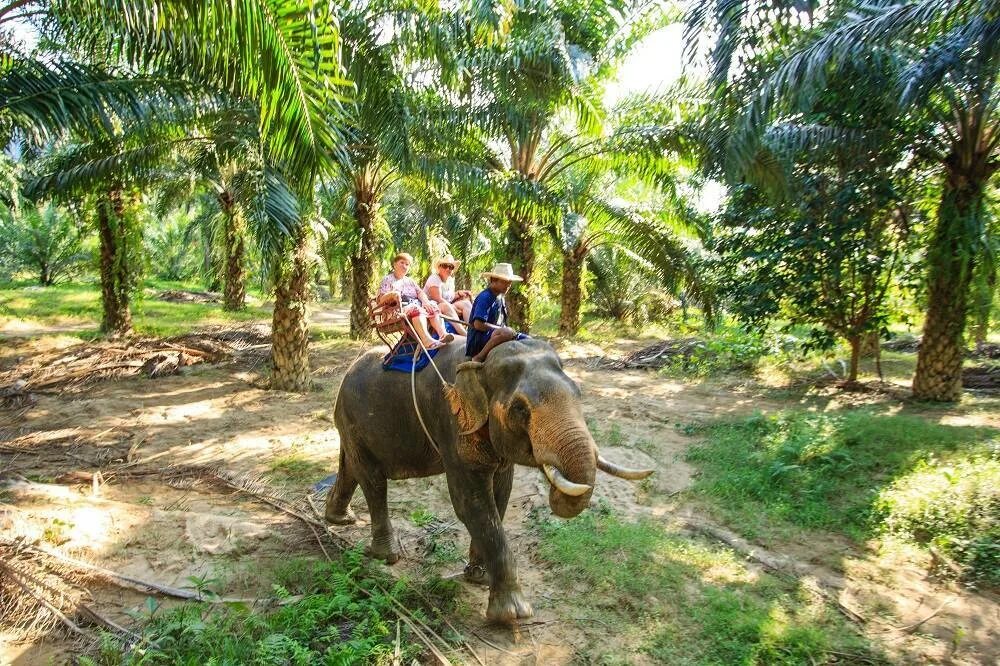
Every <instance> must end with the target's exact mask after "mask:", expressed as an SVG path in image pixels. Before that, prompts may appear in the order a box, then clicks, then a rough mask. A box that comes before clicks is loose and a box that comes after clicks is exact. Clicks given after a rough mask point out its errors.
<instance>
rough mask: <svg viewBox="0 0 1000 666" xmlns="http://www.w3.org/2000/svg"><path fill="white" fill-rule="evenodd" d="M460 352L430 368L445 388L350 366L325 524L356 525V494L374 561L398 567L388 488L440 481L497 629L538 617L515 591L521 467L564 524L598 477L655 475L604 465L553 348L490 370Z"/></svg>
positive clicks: (518, 353) (375, 357) (371, 355)
mask: <svg viewBox="0 0 1000 666" xmlns="http://www.w3.org/2000/svg"><path fill="white" fill-rule="evenodd" d="M464 351H465V350H464V345H461V344H452V345H448V346H446V347H444V348H442V349H441V351H440V352H439V353H438V354H437V356H436V357H435V359H434V361H435V363H436V365H437V367H438V369H439V370H440V372H441V374H442V375H443V376H444V379H445V380H446V381H447V382H448V384H449V385H448V386H443V385H442V382H441V379H440V378H439V377H438V375H437V373H435V372H434V369H433V368H430V367H428V368H425V369H424V370H422V371H420V372H418V373H417V374H416V376H415V377H412V378H411V376H410V374H409V373H401V372H387V371H385V370H383V369H382V353H381V352H379V351H377V350H376V351H370V352H368V353H367V354H365V355H364V356H362V357H360V358H359V359H357V360H356V361H355V362H354V364H353V365H352V366H351V368H350V369H349V370H348V371H347V374H346V375H345V377H344V383H343V385H342V386H341V389H340V395H339V397H338V398H337V406H336V409H335V410H334V418H335V421H336V425H337V429H338V430H339V431H340V469H339V470H338V476H337V481H336V483H335V485H334V486H333V488H331V489H330V493H329V495H328V496H327V500H326V520H327V522H330V523H333V524H337V525H346V524H350V523H353V522H354V521H355V520H356V518H355V516H354V513H353V512H352V511H351V508H350V506H349V504H350V501H351V497H352V495H353V494H354V491H355V489H356V488H357V487H358V486H359V485H360V486H361V490H362V492H363V493H364V495H365V499H366V500H367V502H368V509H369V511H370V512H371V530H372V542H371V545H370V546H369V547H368V551H367V552H368V554H369V555H371V556H373V557H377V558H380V559H383V560H385V561H386V562H388V563H390V564H391V563H393V562H395V561H396V560H398V559H399V553H398V552H397V551H396V550H395V539H394V538H393V531H392V524H391V523H390V521H389V509H388V502H387V498H386V491H387V479H407V478H414V477H424V476H431V475H434V474H441V473H442V472H444V473H445V474H446V475H447V477H448V490H449V493H450V495H451V500H452V504H453V505H454V507H455V513H456V514H457V515H458V518H459V519H460V520H461V521H462V522H463V523H464V524H465V527H466V529H468V531H469V535H470V537H471V546H470V549H469V565H468V567H466V577H467V579H470V580H474V581H476V582H484V583H488V584H489V586H490V600H489V605H488V607H487V611H486V616H487V618H488V619H489V620H491V621H495V622H513V621H515V620H517V619H519V618H526V617H530V616H531V614H532V611H531V605H530V604H529V603H528V601H527V600H525V599H524V597H523V595H522V593H521V590H520V588H519V587H518V583H517V573H516V569H515V565H514V561H513V557H512V555H511V552H510V549H509V548H508V546H507V539H506V536H505V535H504V531H503V525H502V522H503V516H504V512H505V511H506V509H507V501H508V499H509V498H510V491H511V485H512V481H513V465H514V464H519V465H527V466H529V467H536V468H538V467H540V468H542V469H543V470H544V472H545V475H546V477H547V478H548V479H549V482H550V484H551V487H550V489H549V505H550V506H551V508H552V511H553V513H555V514H556V515H557V516H560V517H563V518H571V517H573V516H575V515H577V514H578V513H580V512H581V511H583V510H584V509H585V508H586V507H587V505H588V504H589V503H590V497H591V494H592V492H593V484H594V479H595V476H596V472H597V469H602V470H604V471H605V472H608V473H610V474H614V475H616V476H619V477H623V478H628V479H640V478H643V477H645V476H647V475H648V474H650V473H651V472H652V470H628V469H624V468H621V467H618V466H617V465H615V464H613V463H610V462H608V461H606V460H604V459H603V458H602V457H601V456H599V455H598V452H597V447H596V445H595V444H594V440H593V437H592V436H591V434H590V431H589V430H588V429H587V424H586V423H585V422H584V419H583V413H582V411H581V408H580V390H579V388H577V386H576V384H575V383H574V382H573V380H571V379H570V378H569V377H567V376H566V374H565V373H564V372H563V370H562V363H561V362H560V360H559V357H558V356H557V355H556V353H555V351H554V350H553V349H552V347H551V346H550V345H549V344H548V343H546V342H543V341H540V340H533V339H528V340H523V341H516V342H508V343H505V344H503V345H500V346H498V347H496V348H495V349H494V350H493V351H492V352H490V355H489V357H488V358H487V360H486V362H485V363H477V362H475V361H468V360H467V359H466V358H465V356H464ZM411 380H412V381H413V382H414V384H413V386H414V389H413V390H412V391H411ZM414 396H415V399H416V402H417V404H418V405H419V410H420V412H419V416H418V414H417V412H416V411H415V409H414ZM421 417H422V419H423V422H424V424H425V425H426V428H427V431H428V432H429V433H430V435H431V437H432V438H433V443H432V442H431V441H430V440H428V437H427V435H426V434H425V432H424V429H423V428H422V427H421V424H420V418H421ZM435 444H436V447H437V448H435Z"/></svg>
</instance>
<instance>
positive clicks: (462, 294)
mask: <svg viewBox="0 0 1000 666" xmlns="http://www.w3.org/2000/svg"><path fill="white" fill-rule="evenodd" d="M467 298H469V299H471V298H472V292H471V291H469V290H468V289H462V290H461V291H456V292H455V301H461V300H464V299H467ZM455 301H452V303H454V302H455Z"/></svg>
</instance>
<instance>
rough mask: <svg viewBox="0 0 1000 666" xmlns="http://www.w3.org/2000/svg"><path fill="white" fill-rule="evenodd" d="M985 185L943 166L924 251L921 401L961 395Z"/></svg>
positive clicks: (916, 389)
mask: <svg viewBox="0 0 1000 666" xmlns="http://www.w3.org/2000/svg"><path fill="white" fill-rule="evenodd" d="M984 183H985V178H975V177H970V175H969V174H967V173H963V172H960V171H959V170H958V169H956V168H954V167H953V166H951V165H949V167H948V173H947V175H946V178H945V183H944V187H943V191H942V193H941V203H940V205H939V207H938V220H937V228H936V229H935V230H934V238H933V240H932V241H931V246H930V248H929V250H928V254H927V260H928V264H929V269H928V279H927V286H928V289H927V293H928V302H927V317H926V319H925V321H924V333H923V338H922V340H921V342H920V351H919V353H918V355H917V371H916V374H915V375H914V377H913V395H914V397H916V398H918V399H921V400H935V401H941V402H948V401H954V400H958V399H959V398H960V397H961V394H962V359H963V357H964V355H965V344H964V337H963V334H964V332H965V318H966V312H967V310H968V304H969V286H970V284H971V281H972V272H973V268H974V261H975V256H976V253H975V245H976V243H977V242H978V240H979V228H980V225H981V223H982V212H983V186H984Z"/></svg>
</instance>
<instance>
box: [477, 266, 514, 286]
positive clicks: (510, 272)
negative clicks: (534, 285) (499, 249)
mask: <svg viewBox="0 0 1000 666" xmlns="http://www.w3.org/2000/svg"><path fill="white" fill-rule="evenodd" d="M483 277H484V278H500V279H501V280H506V281H507V282H524V278H522V277H521V276H520V275H514V269H513V267H512V266H511V265H510V264H496V265H495V266H494V267H493V268H492V270H488V271H485V272H484V273H483Z"/></svg>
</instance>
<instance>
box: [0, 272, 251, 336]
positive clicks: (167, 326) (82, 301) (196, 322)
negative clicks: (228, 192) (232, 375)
mask: <svg viewBox="0 0 1000 666" xmlns="http://www.w3.org/2000/svg"><path fill="white" fill-rule="evenodd" d="M146 287H147V288H149V289H154V290H157V291H158V290H160V289H163V288H171V289H185V288H186V289H189V290H192V291H201V288H200V287H197V286H193V285H186V286H185V285H181V284H178V283H161V282H149V283H147V284H146ZM268 317H270V312H269V311H268V310H266V309H264V308H261V307H253V306H251V307H247V308H246V309H245V310H242V311H240V312H227V311H225V310H223V309H222V304H221V303H170V302H167V301H159V300H156V299H155V298H152V297H151V296H145V297H144V296H143V295H142V294H136V297H135V300H133V302H132V322H133V325H134V326H135V330H136V333H138V334H139V335H151V336H159V337H169V336H173V335H180V334H183V333H186V332H188V331H190V330H191V329H193V328H198V327H201V326H208V325H213V324H225V323H229V322H239V321H250V320H255V319H267V318H268ZM6 319H18V320H25V321H31V322H36V323H38V324H40V325H44V326H63V325H71V324H72V325H78V326H79V325H88V324H89V325H90V326H89V327H88V328H86V329H84V330H80V331H76V332H75V334H76V335H78V336H79V337H82V338H91V337H94V336H95V335H97V334H98V328H99V326H100V323H101V300H100V287H99V286H98V285H96V284H60V285H54V286H51V287H38V286H27V287H15V288H6V289H0V323H2V322H3V321H4V320H6Z"/></svg>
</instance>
